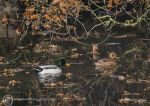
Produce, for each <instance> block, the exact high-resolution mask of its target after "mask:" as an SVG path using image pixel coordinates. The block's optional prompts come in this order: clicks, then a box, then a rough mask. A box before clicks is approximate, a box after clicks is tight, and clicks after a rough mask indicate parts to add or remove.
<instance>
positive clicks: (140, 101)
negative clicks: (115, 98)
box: [119, 98, 147, 104]
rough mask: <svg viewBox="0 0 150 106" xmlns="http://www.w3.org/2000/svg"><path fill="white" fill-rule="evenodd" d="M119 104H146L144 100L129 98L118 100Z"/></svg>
mask: <svg viewBox="0 0 150 106" xmlns="http://www.w3.org/2000/svg"><path fill="white" fill-rule="evenodd" d="M119 103H120V104H129V103H132V104H133V103H134V104H144V103H147V100H146V99H130V98H122V99H120V100H119Z"/></svg>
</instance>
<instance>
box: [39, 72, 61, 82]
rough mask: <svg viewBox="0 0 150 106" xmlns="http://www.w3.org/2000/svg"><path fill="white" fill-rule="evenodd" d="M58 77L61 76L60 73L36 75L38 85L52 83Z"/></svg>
mask: <svg viewBox="0 0 150 106" xmlns="http://www.w3.org/2000/svg"><path fill="white" fill-rule="evenodd" d="M60 75H62V73H57V74H48V73H42V74H41V73H40V74H38V79H39V81H40V83H45V82H53V81H54V80H55V79H56V78H58V77H59V76H60Z"/></svg>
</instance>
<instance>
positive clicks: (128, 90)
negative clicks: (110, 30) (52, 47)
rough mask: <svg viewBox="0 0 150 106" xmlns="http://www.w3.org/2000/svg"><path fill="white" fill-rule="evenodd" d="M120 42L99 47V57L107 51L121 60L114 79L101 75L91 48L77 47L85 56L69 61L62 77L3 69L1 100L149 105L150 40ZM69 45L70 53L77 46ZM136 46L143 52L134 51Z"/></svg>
mask: <svg viewBox="0 0 150 106" xmlns="http://www.w3.org/2000/svg"><path fill="white" fill-rule="evenodd" d="M140 41H141V40H140ZM109 42H111V43H109ZM120 42H121V43H120ZM120 42H119V43H118V42H117V43H116V44H115V43H114V42H112V41H108V42H107V43H105V44H104V46H100V47H99V52H100V56H98V57H100V58H103V57H106V56H107V52H108V51H109V52H116V53H117V55H118V56H119V57H120V60H119V64H120V67H119V68H118V69H117V71H116V72H115V73H114V74H113V75H111V76H101V75H99V74H98V73H99V71H97V70H95V66H94V65H93V62H94V60H93V59H92V56H91V55H90V54H88V52H90V51H89V50H88V49H89V48H88V49H87V51H86V47H85V48H83V47H82V46H78V47H77V48H78V49H80V50H79V51H80V52H79V53H82V54H83V55H82V56H79V57H78V58H75V59H71V58H68V63H71V66H70V67H65V68H64V69H63V73H62V74H61V75H60V76H59V77H58V76H47V77H44V76H39V75H38V74H37V73H36V72H34V71H33V68H30V67H29V68H27V67H26V68H22V67H20V66H19V67H13V68H12V67H11V68H2V67H1V71H0V78H1V80H0V100H3V97H4V96H6V95H11V96H12V97H13V103H12V105H13V106H34V105H38V106H149V105H150V96H149V94H150V92H149V91H150V80H149V78H150V77H149V69H150V67H149V61H148V58H149V57H148V56H149V55H148V54H149V51H148V49H149V45H148V44H149V41H147V42H141V43H140V44H139V43H137V41H135V42H136V43H133V42H134V41H133V42H132V43H128V45H125V44H126V42H125V41H120ZM128 42H130V40H129V41H128ZM113 43H114V44H113ZM66 45H68V44H65V43H63V46H64V47H67V48H66V49H67V50H68V49H70V48H74V47H75V45H72V46H66ZM143 45H144V46H143ZM137 46H138V47H139V48H140V49H142V51H138V50H135V51H134V50H133V49H132V48H134V47H137ZM2 102H4V101H2ZM9 102H10V101H9ZM10 103H11V102H10ZM0 105H1V102H0Z"/></svg>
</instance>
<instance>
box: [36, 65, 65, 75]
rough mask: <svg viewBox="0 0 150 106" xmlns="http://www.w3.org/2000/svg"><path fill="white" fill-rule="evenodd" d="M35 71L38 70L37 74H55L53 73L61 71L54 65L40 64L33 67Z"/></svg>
mask: <svg viewBox="0 0 150 106" xmlns="http://www.w3.org/2000/svg"><path fill="white" fill-rule="evenodd" d="M35 70H36V71H38V72H39V73H38V74H40V75H41V74H51V75H55V74H60V73H61V72H62V69H61V68H59V67H58V66H56V65H42V66H39V67H37V68H36V69H35Z"/></svg>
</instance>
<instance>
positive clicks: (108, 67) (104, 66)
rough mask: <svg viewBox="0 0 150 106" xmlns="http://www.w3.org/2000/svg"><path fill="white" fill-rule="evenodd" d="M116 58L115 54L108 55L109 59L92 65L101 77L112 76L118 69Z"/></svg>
mask: <svg viewBox="0 0 150 106" xmlns="http://www.w3.org/2000/svg"><path fill="white" fill-rule="evenodd" d="M117 60H118V57H117V55H116V53H115V52H111V53H109V57H108V58H105V59H101V60H98V61H97V62H95V63H94V65H95V68H96V70H100V74H101V75H105V76H109V75H112V74H113V73H114V72H115V71H116V70H117V68H118V64H117Z"/></svg>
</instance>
